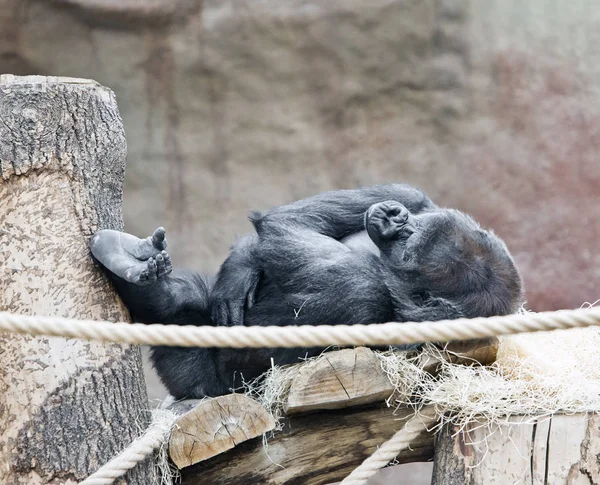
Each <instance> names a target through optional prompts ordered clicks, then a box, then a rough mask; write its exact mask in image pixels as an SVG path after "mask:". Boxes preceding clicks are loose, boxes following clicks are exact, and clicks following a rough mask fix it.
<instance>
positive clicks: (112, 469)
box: [79, 410, 177, 485]
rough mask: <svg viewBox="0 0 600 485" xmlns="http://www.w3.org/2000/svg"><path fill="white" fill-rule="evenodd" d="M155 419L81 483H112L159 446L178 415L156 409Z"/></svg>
mask: <svg viewBox="0 0 600 485" xmlns="http://www.w3.org/2000/svg"><path fill="white" fill-rule="evenodd" d="M153 415H154V419H153V422H152V424H151V425H150V427H149V428H148V429H147V430H146V432H145V433H144V434H143V435H142V436H140V437H139V438H137V439H136V440H134V441H133V442H132V443H131V444H130V445H129V446H128V447H127V448H125V449H124V450H123V451H122V452H121V453H120V454H119V455H117V456H116V457H115V458H113V459H112V460H110V461H109V462H108V463H106V464H105V465H103V466H102V467H100V468H99V469H98V470H97V471H96V472H94V473H93V474H92V475H90V476H89V477H87V478H86V479H85V480H84V481H83V482H79V485H110V484H111V483H113V482H114V481H115V480H116V479H117V478H119V477H120V476H122V475H124V474H125V473H126V472H127V471H128V470H131V469H132V468H133V467H134V466H136V465H137V464H138V463H140V462H141V461H143V460H144V459H145V458H146V457H147V456H149V455H151V454H152V453H154V450H156V449H157V448H159V447H160V446H161V445H162V444H163V442H164V441H165V439H166V437H167V436H168V435H169V433H170V432H171V428H172V427H173V424H174V422H175V419H176V418H177V416H176V415H175V414H174V413H170V412H166V413H160V412H158V416H157V411H156V410H155V411H154V413H153Z"/></svg>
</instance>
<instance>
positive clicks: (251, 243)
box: [211, 233, 261, 325]
mask: <svg viewBox="0 0 600 485" xmlns="http://www.w3.org/2000/svg"><path fill="white" fill-rule="evenodd" d="M257 246H258V235H257V234H256V233H252V234H248V235H247V236H244V237H243V238H241V239H240V240H239V241H237V242H236V244H235V245H233V246H232V247H231V252H230V254H229V256H228V258H227V259H226V260H225V261H224V262H223V264H222V265H221V268H220V269H219V273H218V274H217V277H216V280H215V285H214V287H213V289H212V293H211V301H212V318H213V321H214V322H215V323H216V324H217V325H243V324H244V310H246V309H250V308H252V305H253V304H254V301H255V297H256V291H257V288H258V283H259V281H260V275H261V268H260V265H259V264H258V260H257V257H256V249H257Z"/></svg>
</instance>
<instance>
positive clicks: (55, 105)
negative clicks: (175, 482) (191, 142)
mask: <svg viewBox="0 0 600 485" xmlns="http://www.w3.org/2000/svg"><path fill="white" fill-rule="evenodd" d="M125 157H126V145H125V137H124V131H123V125H122V122H121V118H120V116H119V112H118V108H117V104H116V101H115V96H114V94H113V93H112V92H111V91H110V90H109V89H107V88H105V87H103V86H100V85H99V84H97V83H96V82H94V81H88V80H84V79H71V78H49V77H43V76H27V77H22V78H20V77H14V76H10V75H4V76H1V77H0V272H1V276H0V310H2V311H9V312H14V313H23V314H39V315H58V316H64V317H70V318H84V319H97V320H113V321H123V320H127V319H128V318H129V316H128V313H127V311H126V309H125V307H124V306H123V305H122V303H121V302H120V300H119V298H118V297H117V295H116V293H115V292H114V291H113V289H112V287H111V286H110V285H109V283H108V281H107V280H106V278H105V277H104V276H103V274H102V273H101V271H99V270H98V269H97V268H96V267H94V264H93V263H92V260H91V258H90V256H89V251H88V246H87V243H88V240H89V237H90V236H91V235H92V234H93V233H94V231H96V230H98V229H103V228H112V229H118V230H122V216H121V198H122V184H123V177H124V171H125ZM0 403H1V404H0V483H3V484H24V483H27V484H31V485H38V484H50V483H52V484H56V483H76V482H78V481H80V480H82V479H84V478H86V477H87V476H88V475H89V474H90V473H92V472H94V471H95V470H96V469H97V468H98V467H99V466H101V465H102V464H104V463H105V462H107V461H108V460H110V459H111V458H113V457H114V456H115V455H116V454H118V453H119V452H120V451H121V450H123V449H124V448H125V447H126V446H128V445H129V444H130V443H131V441H132V440H133V439H134V438H136V437H137V436H138V435H139V433H140V430H141V429H142V428H144V427H145V426H146V425H147V424H148V417H149V413H148V412H147V410H148V401H147V395H146V388H145V385H144V381H143V373H142V366H141V358H140V352H139V349H138V348H137V347H131V346H129V345H117V344H106V343H92V342H86V341H80V340H69V339H63V338H33V337H28V336H18V335H11V334H2V335H0ZM153 473H154V472H153V467H152V463H151V460H148V461H146V462H144V463H142V464H140V465H139V466H137V467H136V468H135V469H134V470H132V471H131V472H130V473H128V474H127V475H126V476H125V477H124V479H123V480H120V481H117V483H128V484H139V485H142V484H143V485H147V484H148V483H152V476H153Z"/></svg>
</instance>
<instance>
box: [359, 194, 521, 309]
mask: <svg viewBox="0 0 600 485" xmlns="http://www.w3.org/2000/svg"><path fill="white" fill-rule="evenodd" d="M365 228H366V230H367V233H368V234H369V237H370V238H371V239H372V241H373V242H374V243H375V244H376V245H377V247H378V248H379V251H380V257H381V260H382V262H383V265H384V267H385V268H386V278H387V280H386V283H387V285H388V287H389V288H390V291H391V292H392V294H394V293H396V294H398V293H401V294H402V295H403V297H404V298H406V297H407V296H408V297H409V298H410V299H411V300H412V301H413V302H414V303H415V304H417V305H425V304H427V302H428V300H431V299H432V298H444V299H446V300H449V301H450V302H452V304H453V305H456V307H457V309H458V310H459V311H460V312H461V313H462V314H463V315H465V316H467V317H487V316H492V315H506V314H509V313H514V312H516V311H517V309H518V308H519V306H520V305H521V303H522V298H523V288H522V282H521V277H520V275H519V272H518V271H517V269H516V267H515V264H514V262H513V260H512V258H511V256H510V254H509V252H508V249H507V248H506V245H505V244H504V242H503V241H502V240H501V239H500V238H498V237H497V236H495V235H494V234H493V233H492V232H488V231H485V230H483V229H482V228H481V227H480V226H479V224H477V223H476V222H475V221H474V220H473V219H471V217H469V216H467V215H466V214H463V213H462V212H460V211H457V210H451V209H432V210H429V211H426V212H422V213H420V214H411V213H410V212H409V211H408V209H407V208H406V207H405V206H403V205H402V204H400V203H398V202H395V201H388V202H382V203H379V204H375V205H373V206H372V207H370V208H369V210H368V211H367V213H366V215H365Z"/></svg>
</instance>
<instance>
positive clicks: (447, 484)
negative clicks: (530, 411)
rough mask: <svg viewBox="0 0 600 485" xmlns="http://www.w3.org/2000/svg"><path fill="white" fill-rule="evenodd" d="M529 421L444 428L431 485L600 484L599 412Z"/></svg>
mask: <svg viewBox="0 0 600 485" xmlns="http://www.w3.org/2000/svg"><path fill="white" fill-rule="evenodd" d="M530 420H531V418H527V420H526V418H523V417H514V418H511V422H514V423H517V424H514V425H504V426H501V427H499V428H495V429H493V430H490V429H488V428H487V427H481V426H480V425H476V424H473V425H471V426H468V427H467V428H466V429H465V430H464V431H460V430H459V429H457V428H456V427H455V426H446V427H444V428H443V430H442V431H441V432H440V434H439V435H437V437H436V445H435V463H434V468H433V480H432V482H431V483H432V485H442V484H443V485H464V484H466V485H487V484H490V483H496V484H499V485H502V484H506V485H508V484H513V483H530V484H532V485H546V484H552V485H563V484H564V485H567V484H570V485H598V484H600V463H599V462H598V459H597V456H598V455H599V454H600V417H598V415H596V414H574V415H555V416H553V417H552V418H543V419H539V420H533V422H529V421H530ZM492 431H493V433H492V434H490V433H491V432H492Z"/></svg>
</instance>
